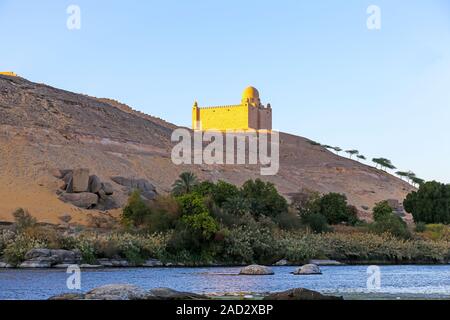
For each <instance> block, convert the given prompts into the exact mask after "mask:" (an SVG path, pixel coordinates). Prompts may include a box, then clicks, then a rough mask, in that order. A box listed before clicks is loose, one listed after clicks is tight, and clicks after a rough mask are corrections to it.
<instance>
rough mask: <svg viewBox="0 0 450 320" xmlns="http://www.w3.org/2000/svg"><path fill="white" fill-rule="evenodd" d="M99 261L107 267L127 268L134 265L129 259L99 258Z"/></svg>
mask: <svg viewBox="0 0 450 320" xmlns="http://www.w3.org/2000/svg"><path fill="white" fill-rule="evenodd" d="M97 263H98V264H99V265H101V266H103V267H107V268H125V267H129V266H131V265H132V264H130V262H128V261H127V260H121V259H98V260H97Z"/></svg>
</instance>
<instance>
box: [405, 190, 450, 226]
mask: <svg viewBox="0 0 450 320" xmlns="http://www.w3.org/2000/svg"><path fill="white" fill-rule="evenodd" d="M403 206H404V207H405V210H406V211H407V212H409V213H411V214H412V216H413V218H414V221H415V222H416V223H418V222H424V223H427V224H431V223H444V224H449V223H450V185H448V184H443V183H439V182H436V181H431V182H426V183H423V184H421V185H420V187H419V190H418V191H413V192H411V193H410V194H408V195H407V196H406V199H405V201H404V202H403Z"/></svg>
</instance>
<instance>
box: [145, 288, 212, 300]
mask: <svg viewBox="0 0 450 320" xmlns="http://www.w3.org/2000/svg"><path fill="white" fill-rule="evenodd" d="M147 299H148V300H206V299H208V297H206V296H203V295H199V294H196V293H191V292H181V291H176V290H173V289H169V288H155V289H152V290H150V291H149V293H148V296H147Z"/></svg>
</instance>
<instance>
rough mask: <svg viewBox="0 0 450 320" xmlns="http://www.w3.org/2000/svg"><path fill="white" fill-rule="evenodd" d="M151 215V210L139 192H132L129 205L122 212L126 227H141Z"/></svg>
mask: <svg viewBox="0 0 450 320" xmlns="http://www.w3.org/2000/svg"><path fill="white" fill-rule="evenodd" d="M149 214H150V211H149V208H148V206H147V204H146V203H145V201H144V200H143V199H142V197H141V193H140V191H139V190H135V191H133V192H132V194H131V195H130V197H129V198H128V203H127V205H126V206H125V208H123V211H122V222H123V223H124V224H125V225H132V226H135V227H138V226H141V225H142V224H143V223H144V221H145V219H146V217H147V216H148V215H149Z"/></svg>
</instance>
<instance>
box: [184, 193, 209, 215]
mask: <svg viewBox="0 0 450 320" xmlns="http://www.w3.org/2000/svg"><path fill="white" fill-rule="evenodd" d="M177 202H178V205H179V208H180V214H181V215H182V216H183V215H197V214H202V213H203V212H207V211H208V208H207V207H206V204H205V199H204V198H203V196H201V195H199V194H196V193H188V194H185V195H182V196H179V197H177Z"/></svg>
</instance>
